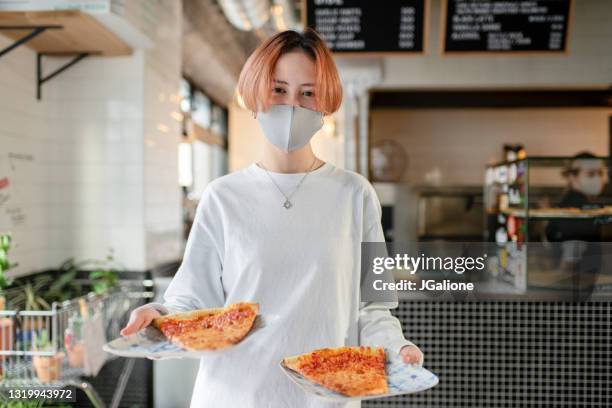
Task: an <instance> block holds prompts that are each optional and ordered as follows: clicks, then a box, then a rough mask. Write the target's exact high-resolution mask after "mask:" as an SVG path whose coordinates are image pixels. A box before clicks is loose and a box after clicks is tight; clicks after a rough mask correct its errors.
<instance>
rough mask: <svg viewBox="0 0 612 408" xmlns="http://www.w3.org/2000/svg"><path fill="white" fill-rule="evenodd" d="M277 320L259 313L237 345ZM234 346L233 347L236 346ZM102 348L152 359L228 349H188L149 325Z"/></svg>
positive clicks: (114, 352) (181, 356)
mask: <svg viewBox="0 0 612 408" xmlns="http://www.w3.org/2000/svg"><path fill="white" fill-rule="evenodd" d="M273 320H275V317H274V316H262V315H257V317H256V318H255V321H254V322H253V327H252V328H251V330H250V331H249V333H248V334H247V335H246V337H245V338H244V339H242V341H241V342H240V343H238V344H237V345H236V346H238V345H239V344H241V343H242V342H244V341H246V340H247V339H248V338H250V337H251V336H253V335H254V334H256V333H257V332H258V331H259V330H261V329H263V328H264V327H266V325H268V324H270V322H271V321H273ZM236 346H232V347H236ZM102 349H103V350H104V351H106V352H108V353H111V354H115V355H118V356H121V357H137V358H138V357H139V358H144V357H146V358H152V359H166V358H200V357H203V356H205V355H210V354H211V353H220V352H223V351H224V350H226V349H221V350H214V351H188V350H185V349H183V348H181V347H178V346H177V345H174V344H172V343H170V341H168V339H167V338H166V336H164V335H163V334H162V332H161V331H159V330H158V329H157V328H155V327H153V326H148V327H146V328H145V329H142V330H140V331H139V332H137V333H134V334H132V335H129V336H125V337H119V338H117V339H115V340H113V341H111V342H108V343H106V344H105V345H104V346H103V347H102Z"/></svg>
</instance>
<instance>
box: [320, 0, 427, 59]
mask: <svg viewBox="0 0 612 408" xmlns="http://www.w3.org/2000/svg"><path fill="white" fill-rule="evenodd" d="M314 4H315V6H328V7H330V6H331V7H333V6H338V7H339V8H317V9H316V10H315V27H316V30H317V32H319V34H321V36H322V37H323V39H324V40H325V41H326V42H327V44H328V46H329V47H330V48H332V49H335V50H361V49H364V48H366V42H365V39H362V38H357V37H358V36H359V34H360V33H361V31H362V30H361V28H362V27H361V17H362V14H363V10H362V9H361V7H346V8H341V7H342V6H344V0H314ZM415 14H416V9H415V7H411V6H406V7H400V15H399V36H398V37H399V38H398V47H399V48H400V49H412V48H414V40H415V31H416V26H415Z"/></svg>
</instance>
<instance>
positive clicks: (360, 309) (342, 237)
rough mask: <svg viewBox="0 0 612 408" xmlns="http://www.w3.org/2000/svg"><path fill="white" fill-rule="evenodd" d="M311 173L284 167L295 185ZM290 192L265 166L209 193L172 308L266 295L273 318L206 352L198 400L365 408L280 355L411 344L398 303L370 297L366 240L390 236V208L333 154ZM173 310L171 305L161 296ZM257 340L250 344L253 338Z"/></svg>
mask: <svg viewBox="0 0 612 408" xmlns="http://www.w3.org/2000/svg"><path fill="white" fill-rule="evenodd" d="M304 174H305V173H292V174H286V173H274V172H270V175H271V176H272V177H273V178H274V180H275V181H276V183H277V184H278V185H279V187H280V188H281V189H282V190H283V192H285V194H290V193H291V192H292V191H293V190H294V189H295V186H296V185H297V183H298V182H299V181H300V180H301V179H302V177H303V176H304ZM284 201H285V198H284V197H283V195H282V194H281V192H280V191H279V190H278V189H277V187H276V186H275V185H274V184H273V183H272V181H271V180H270V178H269V177H268V175H267V174H266V172H265V170H263V169H262V168H260V167H259V166H257V165H256V164H251V165H250V166H249V167H247V168H245V169H243V170H240V171H237V172H234V173H232V174H229V175H226V176H224V177H221V178H219V179H216V180H214V181H213V182H211V183H210V184H209V185H208V186H207V188H206V190H205V192H204V194H203V196H202V199H201V201H200V203H199V204H198V208H197V212H196V216H195V220H194V223H193V227H192V230H191V233H190V234H189V238H188V240H187V246H186V249H185V255H184V258H183V262H182V264H181V266H180V268H179V270H178V272H177V273H176V275H175V277H174V278H173V279H172V282H171V283H170V286H169V287H168V289H167V290H166V292H165V294H164V306H165V307H166V308H167V311H170V312H177V311H186V310H192V309H200V308H210V307H221V306H224V305H229V304H231V303H236V302H242V301H251V302H258V303H259V305H260V313H261V314H262V315H264V316H269V317H272V319H271V323H270V324H269V325H267V327H265V328H263V329H261V330H260V331H258V332H256V333H254V334H253V336H252V338H248V337H247V339H245V342H244V344H239V345H238V346H237V347H235V348H231V349H227V350H225V351H223V352H221V353H219V354H214V355H211V356H207V357H204V358H202V359H201V361H200V369H199V372H198V376H197V379H196V384H195V388H194V393H193V396H192V401H191V406H192V407H198V408H199V407H207V408H208V407H210V408H217V407H244V408H262V407H274V408H281V407H291V408H295V407H300V408H307V407H313V408H314V407H317V408H319V407H321V408H322V407H359V406H360V404H359V403H356V404H355V403H352V404H346V405H342V404H333V403H330V402H327V401H326V400H323V399H320V398H318V397H315V396H312V395H309V394H306V393H305V392H304V391H302V390H301V389H300V388H299V387H298V386H297V385H295V384H294V383H292V382H291V380H290V379H289V378H288V377H286V376H285V374H284V373H283V372H282V371H281V369H280V367H279V362H280V361H281V360H282V359H283V358H284V357H288V356H293V355H296V354H301V353H306V352H309V351H311V350H313V349H318V348H323V347H338V346H343V345H359V344H361V345H380V346H384V347H387V348H389V349H390V350H393V351H395V352H399V350H400V348H401V347H402V346H404V345H407V344H412V343H411V342H409V341H407V340H406V339H405V338H404V336H403V334H402V329H401V326H400V323H399V321H398V320H397V319H396V318H395V317H393V316H392V315H391V314H390V313H389V308H393V307H396V306H397V303H394V304H390V303H363V302H360V295H359V294H360V290H359V288H360V286H359V285H360V256H361V242H362V241H370V242H382V241H384V236H383V232H382V227H381V223H380V218H381V208H380V203H379V201H378V198H377V196H376V193H375V191H374V189H373V187H372V186H371V184H370V183H369V182H368V181H367V180H366V179H365V178H364V177H362V176H361V175H358V174H356V173H353V172H350V171H345V170H342V169H340V168H337V167H335V166H333V165H332V164H330V163H325V164H324V165H323V166H321V167H319V168H317V169H315V170H314V171H312V172H311V173H310V174H309V175H308V176H307V177H306V179H305V180H304V182H303V184H302V185H301V187H300V188H299V189H298V190H297V192H296V193H295V195H293V197H292V198H291V201H292V202H293V207H291V208H290V209H288V210H287V209H285V208H284V207H283V203H284ZM161 309H163V307H161ZM247 345H248V346H247Z"/></svg>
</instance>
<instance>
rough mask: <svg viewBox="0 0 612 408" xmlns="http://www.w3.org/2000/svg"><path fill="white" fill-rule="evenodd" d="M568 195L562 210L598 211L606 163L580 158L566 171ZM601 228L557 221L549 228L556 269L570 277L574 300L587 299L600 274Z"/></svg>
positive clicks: (592, 157)
mask: <svg viewBox="0 0 612 408" xmlns="http://www.w3.org/2000/svg"><path fill="white" fill-rule="evenodd" d="M562 174H563V176H564V177H565V178H566V179H567V191H566V192H565V194H564V195H563V197H562V198H561V200H560V201H559V203H558V204H557V207H561V208H578V209H582V210H585V209H589V208H599V207H601V205H600V204H598V203H596V198H597V197H598V196H599V195H600V194H601V192H602V191H603V188H604V186H605V184H606V183H607V175H608V173H607V167H606V165H605V162H604V161H603V160H601V159H598V158H597V157H596V156H595V155H593V154H591V153H588V152H584V153H580V154H577V155H576V156H575V157H574V158H573V160H572V161H571V162H570V163H569V165H568V166H567V168H565V169H564V170H563V173H562ZM601 237H602V231H601V224H599V223H598V222H597V221H596V220H595V219H593V218H586V219H578V218H577V219H566V220H565V219H554V220H551V221H549V223H548V225H547V226H546V238H547V240H548V241H549V242H552V243H555V244H554V246H553V251H552V254H553V259H554V260H555V266H556V267H558V268H559V269H560V270H562V271H566V272H570V273H571V283H572V290H573V293H574V297H575V300H581V299H585V298H587V297H588V296H589V295H590V293H591V292H592V289H593V284H594V282H595V280H596V274H597V273H599V272H600V270H601V249H600V248H599V246H598V244H597V242H600V241H601Z"/></svg>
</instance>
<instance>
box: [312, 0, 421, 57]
mask: <svg viewBox="0 0 612 408" xmlns="http://www.w3.org/2000/svg"><path fill="white" fill-rule="evenodd" d="M425 4H426V0H384V2H382V3H381V2H377V1H371V0H305V7H306V10H305V12H304V16H305V18H306V21H305V25H307V26H308V27H312V28H314V29H315V30H316V31H317V32H318V33H319V34H320V35H321V37H323V39H324V40H325V42H326V43H327V45H328V47H329V48H330V49H331V50H332V51H333V52H336V53H367V52H383V53H384V52H423V43H424V31H425V27H424V21H425Z"/></svg>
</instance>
